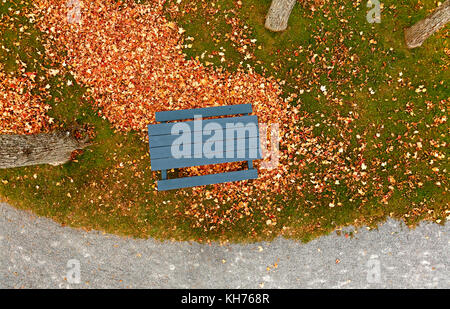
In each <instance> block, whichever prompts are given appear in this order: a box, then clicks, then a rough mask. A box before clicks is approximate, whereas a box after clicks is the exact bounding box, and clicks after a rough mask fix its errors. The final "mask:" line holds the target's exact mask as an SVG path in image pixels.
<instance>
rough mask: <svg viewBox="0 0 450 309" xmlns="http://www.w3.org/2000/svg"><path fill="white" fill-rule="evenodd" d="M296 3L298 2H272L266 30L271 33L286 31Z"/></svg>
mask: <svg viewBox="0 0 450 309" xmlns="http://www.w3.org/2000/svg"><path fill="white" fill-rule="evenodd" d="M295 2H297V0H272V4H271V5H270V8H269V13H267V16H266V25H265V26H266V28H267V29H269V30H271V31H283V30H286V28H287V25H288V21H289V16H290V15H291V12H292V9H293V8H294V5H295Z"/></svg>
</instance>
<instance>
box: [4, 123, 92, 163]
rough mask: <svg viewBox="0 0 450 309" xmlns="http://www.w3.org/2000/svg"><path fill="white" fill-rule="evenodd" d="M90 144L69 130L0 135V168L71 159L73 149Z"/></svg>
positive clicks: (64, 161)
mask: <svg viewBox="0 0 450 309" xmlns="http://www.w3.org/2000/svg"><path fill="white" fill-rule="evenodd" d="M87 145H88V144H87V143H86V142H85V141H79V140H77V139H76V138H75V137H74V136H73V135H72V134H71V133H70V132H69V131H55V132H52V133H42V134H35V135H0V168H13V167H19V166H28V165H38V164H51V165H60V164H64V163H66V162H67V161H69V159H70V156H71V154H72V152H73V151H75V150H77V149H82V148H84V147H86V146H87Z"/></svg>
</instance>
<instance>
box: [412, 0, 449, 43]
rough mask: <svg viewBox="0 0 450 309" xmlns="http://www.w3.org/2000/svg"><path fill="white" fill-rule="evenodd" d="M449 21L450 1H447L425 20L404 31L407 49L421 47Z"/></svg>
mask: <svg viewBox="0 0 450 309" xmlns="http://www.w3.org/2000/svg"><path fill="white" fill-rule="evenodd" d="M449 21H450V0H447V1H445V2H444V3H443V4H441V5H440V6H439V7H438V8H437V9H436V10H435V11H434V12H433V13H432V14H431V15H429V16H428V17H427V18H425V19H422V20H421V21H419V22H417V23H416V24H414V25H413V26H412V27H410V28H408V29H406V30H405V41H406V45H407V46H408V48H415V47H419V46H421V45H422V43H423V42H424V41H425V40H426V39H427V38H428V37H429V36H431V35H432V34H433V33H435V32H436V31H438V30H439V29H441V28H442V27H444V26H445V24H447V23H448V22H449Z"/></svg>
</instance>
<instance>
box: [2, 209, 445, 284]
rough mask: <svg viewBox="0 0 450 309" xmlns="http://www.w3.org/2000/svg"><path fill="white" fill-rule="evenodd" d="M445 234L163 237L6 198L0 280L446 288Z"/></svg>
mask: <svg viewBox="0 0 450 309" xmlns="http://www.w3.org/2000/svg"><path fill="white" fill-rule="evenodd" d="M449 232H450V228H449V224H448V223H447V224H446V225H444V226H441V225H437V224H433V223H422V224H421V225H420V226H418V227H417V228H416V229H414V230H410V229H408V228H407V227H406V226H404V225H403V224H402V223H400V222H398V221H394V220H388V221H387V222H385V223H384V224H383V225H381V226H380V227H379V229H378V230H370V231H369V230H367V229H366V228H362V229H358V233H356V234H355V236H354V237H348V238H346V237H344V236H338V235H337V234H331V235H328V236H324V237H320V238H318V239H315V240H313V241H311V242H309V243H307V244H303V243H300V242H296V241H292V240H286V239H283V238H278V239H276V240H275V241H273V242H261V243H255V244H245V245H243V244H231V245H219V244H212V245H208V244H198V243H189V242H159V241H156V240H153V239H147V240H142V239H131V238H124V237H118V236H114V235H109V234H104V233H101V232H96V231H93V232H85V231H82V230H78V229H73V228H69V227H62V226H60V225H59V224H57V223H55V222H53V221H52V220H49V219H46V218H40V217H36V216H35V215H33V214H31V213H29V212H25V211H21V210H17V209H15V208H13V207H11V206H9V205H7V204H1V203H0V288H261V287H263V288H450V273H449V261H450V258H449V257H450V250H449V248H450V238H449V235H450V233H449ZM74 260H75V262H74ZM77 263H79V269H80V271H79V274H80V276H79V282H80V283H77V282H78V277H77V273H76V270H77V269H78V268H77V265H78V264H77ZM67 278H69V279H67Z"/></svg>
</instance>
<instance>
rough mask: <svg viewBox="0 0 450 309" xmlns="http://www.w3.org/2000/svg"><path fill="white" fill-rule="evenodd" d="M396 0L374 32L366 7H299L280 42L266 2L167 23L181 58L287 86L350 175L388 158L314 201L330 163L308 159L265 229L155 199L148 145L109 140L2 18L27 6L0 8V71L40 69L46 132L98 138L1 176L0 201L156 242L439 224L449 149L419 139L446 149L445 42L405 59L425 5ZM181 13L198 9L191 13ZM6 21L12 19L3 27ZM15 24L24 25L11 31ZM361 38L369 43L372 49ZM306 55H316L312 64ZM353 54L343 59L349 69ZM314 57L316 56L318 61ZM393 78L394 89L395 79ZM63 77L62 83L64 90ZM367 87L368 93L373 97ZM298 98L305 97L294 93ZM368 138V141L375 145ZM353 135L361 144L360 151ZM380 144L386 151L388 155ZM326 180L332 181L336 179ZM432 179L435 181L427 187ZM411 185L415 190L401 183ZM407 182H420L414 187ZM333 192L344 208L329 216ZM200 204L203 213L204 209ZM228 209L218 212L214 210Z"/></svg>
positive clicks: (119, 136)
mask: <svg viewBox="0 0 450 309" xmlns="http://www.w3.org/2000/svg"><path fill="white" fill-rule="evenodd" d="M397 2H398V1H392V0H390V1H388V0H387V1H383V3H384V10H383V13H382V22H381V23H380V24H369V23H368V22H367V21H366V19H365V15H366V7H365V3H362V4H360V5H359V7H353V5H352V2H351V1H345V2H344V3H341V2H339V4H327V5H325V6H324V7H323V8H320V9H317V11H315V12H314V14H313V15H311V10H310V8H309V7H307V6H301V5H299V4H297V5H296V7H295V8H294V10H293V13H292V15H291V18H290V21H289V28H288V29H287V30H286V31H285V32H282V33H273V32H269V31H267V30H266V29H265V28H264V26H263V25H264V17H265V14H266V12H267V9H268V7H269V5H270V1H269V0H259V1H257V0H248V1H242V3H243V6H242V8H237V7H236V6H235V4H234V3H235V1H225V0H217V1H214V2H212V1H208V2H200V1H197V2H194V1H190V2H187V1H183V2H182V6H186V7H189V8H190V9H191V10H190V11H189V13H188V14H176V15H171V14H168V18H171V19H174V20H175V21H176V22H177V23H179V25H180V26H182V27H183V28H184V29H186V33H185V37H188V36H191V37H193V38H194V40H193V41H192V42H189V43H192V48H186V49H185V53H186V55H187V57H192V58H198V59H199V60H200V61H202V62H203V63H205V65H214V66H223V67H224V68H226V69H227V70H230V71H234V70H237V69H242V68H244V69H246V68H247V67H248V66H250V67H252V68H253V69H254V70H256V71H257V72H258V73H260V74H262V75H265V76H274V77H275V78H277V79H280V81H285V83H284V84H283V92H284V94H283V95H284V96H288V95H289V94H291V93H298V94H299V98H298V101H294V102H293V104H296V105H297V106H298V108H299V109H300V110H301V111H304V112H307V113H309V115H310V117H308V118H306V119H305V120H304V121H303V122H302V123H299V125H302V126H309V125H315V124H316V123H318V122H320V123H321V124H322V125H321V126H319V127H314V134H316V135H317V136H318V137H319V141H321V142H326V141H327V140H329V139H333V140H335V141H336V142H343V143H345V142H347V141H348V142H349V143H350V147H349V148H348V149H347V150H346V152H345V155H346V158H347V159H346V162H347V163H348V166H351V165H352V164H354V163H355V162H357V161H359V160H360V155H361V154H362V155H364V158H365V159H366V161H367V162H372V161H377V160H379V161H380V162H387V165H386V166H385V167H382V166H381V165H377V167H374V170H371V171H370V173H369V175H368V179H367V180H366V184H361V183H357V182H355V181H354V180H352V179H347V180H346V181H343V182H342V183H340V184H339V185H335V184H333V183H331V184H330V185H329V186H328V187H327V189H326V191H325V192H322V193H320V194H318V193H315V192H314V188H313V185H312V184H311V183H310V182H309V181H308V174H309V173H312V174H314V175H316V177H318V178H319V179H322V178H324V177H325V176H326V175H327V173H329V172H330V167H329V166H328V165H324V164H322V163H321V162H312V163H311V164H308V166H307V167H306V170H304V171H303V175H305V179H299V180H298V183H299V184H304V188H303V189H302V191H301V192H296V190H292V191H291V192H289V199H288V202H287V203H285V202H282V201H281V200H280V201H279V202H278V203H280V205H281V204H282V206H283V207H282V210H281V212H280V213H279V214H278V218H277V225H276V226H270V227H268V226H266V224H265V221H266V217H265V216H264V214H263V213H259V212H258V211H257V210H255V213H254V214H253V216H251V217H250V216H244V217H243V218H242V219H240V220H237V221H236V222H234V223H233V224H224V225H222V226H219V227H218V228H217V229H213V230H209V227H208V226H201V227H196V226H195V223H196V220H195V218H192V217H191V216H189V215H186V214H185V211H186V210H187V209H188V207H187V205H189V203H191V201H190V199H189V195H188V194H187V196H183V195H181V194H177V193H176V192H175V193H174V192H168V193H158V192H157V191H156V189H155V183H156V178H157V175H154V174H153V173H152V172H151V171H150V169H149V157H148V151H147V145H146V143H144V142H143V141H142V140H141V139H140V138H139V137H138V135H137V134H136V133H133V132H131V133H127V134H125V133H119V132H115V130H114V129H112V128H111V126H110V124H109V123H108V122H107V121H105V120H103V119H102V118H100V117H98V115H97V111H96V110H95V109H94V108H92V107H91V105H90V104H89V103H88V102H86V100H85V99H83V94H84V93H85V88H84V87H83V85H78V84H77V83H76V82H75V81H74V80H73V77H72V76H70V75H69V74H66V73H64V74H60V75H57V76H55V77H50V76H48V75H46V74H45V68H49V67H57V68H61V64H58V63H56V64H53V63H50V62H49V61H48V59H47V58H46V57H45V54H44V49H43V47H42V44H41V41H40V40H39V38H43V34H41V33H39V32H38V31H37V30H36V29H35V28H34V26H33V25H32V24H31V23H30V22H29V20H28V19H26V18H24V17H23V16H20V14H18V15H15V14H14V12H15V11H23V10H24V9H25V8H26V6H28V5H29V2H27V1H25V2H20V3H19V1H15V2H8V3H1V4H0V14H1V19H0V20H1V23H0V30H1V36H0V42H1V44H2V45H4V46H5V47H7V48H8V49H9V50H10V51H9V52H7V51H5V49H0V61H1V62H2V63H4V64H5V70H7V71H8V72H15V70H17V62H16V60H18V59H20V60H21V61H23V62H24V63H26V64H27V70H28V71H30V72H31V71H33V72H37V73H38V77H37V80H39V77H40V76H42V78H43V80H42V83H43V84H47V83H48V84H50V86H51V88H50V94H51V98H49V104H51V105H52V109H51V111H50V113H51V117H54V118H55V119H56V121H57V123H58V125H61V126H68V125H70V124H73V123H78V124H89V125H90V126H92V127H93V128H94V130H95V132H96V137H95V140H94V141H93V142H94V144H93V146H91V147H89V148H87V149H86V150H85V151H84V152H83V153H82V154H81V155H79V156H78V157H77V158H76V161H73V162H70V163H68V164H65V165H63V166H59V167H51V166H36V167H25V168H16V169H10V170H0V180H3V182H0V196H2V197H3V199H4V200H6V201H8V202H10V203H12V204H13V205H15V206H17V207H19V208H21V209H29V210H32V211H33V212H35V213H36V214H38V215H41V216H46V217H50V218H53V219H54V220H56V221H58V222H60V223H62V224H65V225H70V226H74V227H82V228H87V229H98V230H102V231H106V232H110V233H116V234H120V235H130V236H134V237H155V238H158V239H177V240H198V241H207V240H230V241H256V240H262V239H265V240H268V239H272V238H273V237H275V236H277V235H284V236H286V237H291V238H295V239H301V240H305V241H306V240H310V239H312V238H314V237H317V236H319V235H323V234H326V233H329V232H331V231H333V230H335V229H336V228H338V227H341V226H345V225H349V224H356V225H363V224H367V225H370V226H376V224H377V223H379V222H380V221H382V220H385V218H386V217H387V216H392V217H395V218H402V219H404V220H405V221H406V222H407V223H408V224H410V225H414V224H416V223H418V222H420V221H421V220H423V219H428V220H434V221H439V220H440V222H441V223H444V222H445V220H446V216H447V215H448V213H447V212H446V211H448V206H447V205H448V195H447V190H448V189H447V188H448V179H447V176H446V169H448V147H440V148H438V149H435V148H434V147H433V146H432V145H430V141H434V142H436V143H439V144H443V143H447V145H448V142H449V141H448V137H447V135H446V134H447V133H448V126H447V125H446V123H444V124H441V125H433V122H434V118H435V117H437V116H444V115H446V114H447V110H446V107H445V105H444V103H442V102H441V101H442V100H446V99H448V97H449V94H450V92H449V90H448V85H447V82H448V80H449V73H448V69H447V70H446V69H444V68H445V67H446V66H448V62H449V61H448V60H449V59H448V55H446V54H445V50H444V47H446V48H448V47H449V46H448V39H447V38H446V36H445V35H444V33H445V32H447V33H448V27H447V28H445V29H443V30H442V31H441V32H440V33H438V34H436V35H434V36H432V37H430V38H429V39H428V40H427V41H426V42H425V43H424V45H423V46H422V47H421V48H418V49H414V50H408V49H406V48H405V46H404V43H403V28H405V27H408V26H410V25H412V24H413V23H414V22H416V21H418V20H420V19H421V18H423V17H425V16H426V15H427V13H428V11H427V10H429V9H432V8H433V7H435V5H436V4H435V3H432V2H427V3H426V4H424V6H425V7H424V8H420V7H418V6H417V1H416V0H405V1H401V3H400V4H398V3H397ZM187 3H189V4H187ZM211 3H214V4H215V8H220V9H219V12H218V13H216V14H214V15H212V14H209V13H207V9H208V8H211V5H212V4H211ZM171 4H173V1H168V4H167V6H168V7H169V6H170V5H171ZM341 6H342V8H341ZM394 6H395V7H394ZM9 7H12V8H14V9H13V10H11V9H9ZM193 7H197V9H196V10H195V11H194V10H192V8H193ZM6 16H9V17H12V18H11V19H9V18H8V21H6V20H7V18H6ZM230 18H237V20H239V26H238V27H237V28H236V29H235V30H237V31H242V35H241V37H243V35H245V36H246V37H247V38H248V39H256V43H254V44H253V43H251V44H246V45H247V46H248V47H247V51H248V53H249V54H251V55H252V57H251V58H250V59H246V58H245V55H246V54H247V52H242V48H243V44H240V43H239V42H237V41H235V42H233V41H232V40H230V39H229V36H230V34H231V33H232V29H233V28H232V26H231V25H230V24H229V23H227V21H229V19H230ZM23 25H27V26H28V30H27V31H25V32H20V31H19V30H18V29H19V28H20V27H21V26H23ZM244 25H245V26H247V28H246V29H245V28H244ZM205 29H208V31H205ZM361 32H362V35H361V34H360V33H361ZM319 38H320V39H321V40H319ZM371 39H372V40H375V41H376V44H373V43H370V40H371ZM300 46H301V47H302V48H300ZM443 46H444V47H443ZM372 48H374V49H373V50H372ZM61 52H63V51H61ZM217 52H223V53H224V57H225V61H224V62H222V61H221V60H220V58H221V57H218V56H217V55H214V54H215V53H217ZM314 54H317V55H319V56H318V57H316V61H315V62H314V63H312V62H311V61H310V59H311V58H312V57H313V55H314ZM202 55H203V57H202ZM212 55H214V56H212ZM211 56H212V57H211ZM352 56H353V59H354V60H353V61H351V60H349V59H350V57H352ZM321 57H324V58H322V60H321V61H319V58H321ZM333 61H341V64H340V65H335V66H334V68H333V69H332V70H331V72H329V71H330V69H328V68H327V67H331V66H333ZM209 63H212V64H209ZM62 72H64V70H62ZM400 72H401V73H402V76H401V77H402V78H403V82H402V83H399V82H398V81H397V80H398V78H400V76H399V74H400ZM297 76H299V77H297ZM69 79H70V80H72V81H73V83H74V85H73V86H67V80H69ZM441 81H442V82H441ZM320 85H325V86H326V87H327V89H328V92H329V93H333V97H334V98H336V99H339V100H340V101H341V103H342V104H336V103H331V102H330V101H329V100H327V99H326V98H325V96H324V95H323V94H321V91H320V90H319V86H320ZM419 85H425V87H426V89H427V92H426V93H416V92H415V89H416V88H417V87H419ZM369 88H372V89H373V90H375V94H373V95H371V94H370V93H369ZM300 90H304V92H303V93H302V94H300V92H299V91H300ZM308 91H309V92H308ZM427 102H431V103H432V106H431V105H430V104H429V103H428V107H427ZM440 102H441V103H440ZM447 102H448V101H447ZM407 105H409V107H408V108H407ZM430 106H431V107H430ZM349 112H352V113H353V115H355V114H357V115H358V118H357V119H356V120H355V121H353V122H352V123H351V124H350V125H349V126H348V127H344V126H342V124H339V121H338V117H340V116H343V115H348V114H349ZM414 131H418V132H419V133H418V134H416V133H414ZM340 133H342V134H340ZM377 133H378V134H380V137H377V138H375V136H376V134H377ZM405 134H406V135H405ZM358 135H359V136H360V138H359V139H358V138H357V136H358ZM399 136H401V139H398V137H399ZM361 140H364V141H365V142H366V146H365V149H363V150H358V148H359V147H361ZM418 141H421V142H422V144H423V150H421V151H419V152H418V155H417V156H418V157H417V159H415V160H410V159H408V160H407V161H406V160H405V155H406V153H407V152H410V153H411V154H414V152H415V151H416V147H415V146H414V145H416V143H417V142H418ZM389 147H393V150H392V151H391V152H389V153H387V152H386V149H388V148H389ZM436 150H438V151H440V152H441V153H444V154H445V155H446V156H445V158H444V159H440V160H438V159H436V158H434V159H433V156H432V152H433V151H436ZM430 160H434V163H433V167H437V168H439V170H440V172H439V173H436V172H433V171H432V170H431V167H430V165H429V161H430ZM121 164H122V166H121ZM409 171H410V173H409ZM334 172H336V173H337V174H339V173H341V174H339V175H341V176H342V175H343V173H344V172H339V171H334ZM408 173H409V174H408ZM34 175H35V176H36V178H35V177H34ZM388 176H392V177H394V179H395V180H396V184H395V190H394V191H393V193H392V197H391V198H390V200H389V203H388V204H383V203H380V201H379V200H380V199H379V195H380V192H378V191H379V188H377V184H378V183H381V184H382V188H381V190H382V191H383V192H382V193H383V194H386V193H388V192H389V190H388V189H387V188H388V186H389V185H390V184H389V182H388V181H387V179H388ZM412 176H413V177H414V178H411V177H412ZM377 177H378V178H377ZM374 178H377V179H374ZM438 181H439V182H440V183H441V185H440V186H437V185H436V182H438ZM409 182H411V183H413V185H414V186H413V187H411V186H409V185H408V183H409ZM418 182H421V183H422V186H421V187H418V186H417V185H416V184H417V183H418ZM361 188H363V189H364V190H366V194H365V195H364V196H363V197H361V196H360V195H358V192H357V191H358V189H361ZM186 192H187V193H189V190H187V191H186ZM331 197H333V199H337V200H338V201H340V202H341V203H342V206H340V207H334V208H330V207H328V204H329V203H330V202H331ZM203 206H204V207H205V208H208V207H214V206H215V205H214V202H213V201H204V202H203ZM232 206H233V205H223V206H222V208H221V210H220V212H222V213H224V212H226V211H227V210H228V209H230V208H231V207H232ZM220 212H219V214H220Z"/></svg>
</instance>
